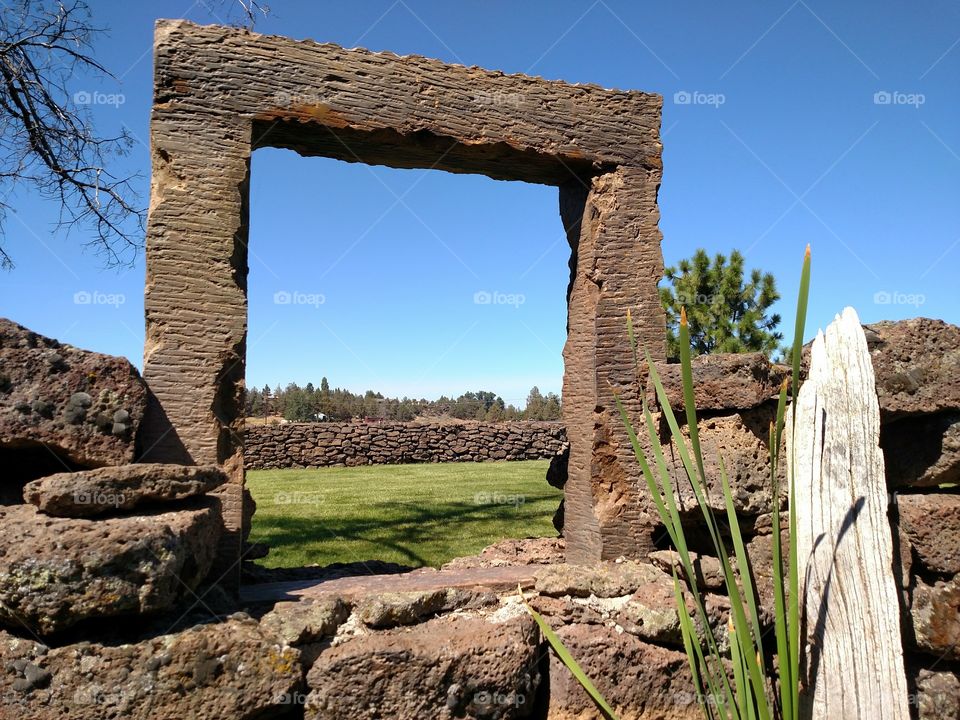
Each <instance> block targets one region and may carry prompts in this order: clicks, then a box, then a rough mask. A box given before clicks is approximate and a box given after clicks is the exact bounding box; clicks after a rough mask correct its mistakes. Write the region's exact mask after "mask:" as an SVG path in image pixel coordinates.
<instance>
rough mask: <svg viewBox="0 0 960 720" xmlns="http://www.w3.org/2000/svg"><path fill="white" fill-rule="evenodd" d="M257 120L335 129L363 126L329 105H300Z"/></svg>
mask: <svg viewBox="0 0 960 720" xmlns="http://www.w3.org/2000/svg"><path fill="white" fill-rule="evenodd" d="M254 119H255V120H267V121H272V120H298V121H300V122H316V123H320V124H321V125H326V126H327V127H334V128H359V127H360V126H361V125H362V124H361V123H355V122H352V121H350V120H348V119H347V118H346V117H345V116H344V115H343V114H342V113H339V112H337V111H336V110H334V109H332V108H331V107H330V106H329V105H323V104H321V103H316V104H312V105H308V104H303V103H298V104H293V105H289V106H287V107H282V108H275V109H273V110H266V111H263V112H260V113H257V115H256V116H255V117H254Z"/></svg>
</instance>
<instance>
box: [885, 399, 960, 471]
mask: <svg viewBox="0 0 960 720" xmlns="http://www.w3.org/2000/svg"><path fill="white" fill-rule="evenodd" d="M880 447H882V448H883V459H884V463H885V465H886V476H887V486H888V487H891V488H901V487H917V488H921V487H936V486H938V485H943V484H950V483H958V482H960V413H955V412H950V413H938V414H936V415H929V416H926V415H924V416H920V417H915V418H914V417H907V418H902V419H900V420H897V421H896V422H892V423H887V424H885V425H882V426H881V428H880Z"/></svg>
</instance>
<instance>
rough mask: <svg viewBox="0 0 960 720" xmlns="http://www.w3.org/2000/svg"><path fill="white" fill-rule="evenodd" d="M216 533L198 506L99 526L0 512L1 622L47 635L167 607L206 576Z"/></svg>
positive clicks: (211, 516)
mask: <svg viewBox="0 0 960 720" xmlns="http://www.w3.org/2000/svg"><path fill="white" fill-rule="evenodd" d="M221 528H222V524H221V521H220V517H219V514H218V513H217V511H216V510H215V508H214V506H213V505H212V503H202V502H198V503H197V504H196V505H195V506H194V507H193V509H185V510H180V511H178V512H166V513H161V512H154V513H150V514H144V515H136V516H128V517H122V518H110V519H104V520H88V519H75V518H50V517H46V516H43V515H40V514H39V511H38V510H37V509H36V508H35V507H34V506H33V505H17V506H12V507H0V623H3V624H5V625H7V626H9V627H11V628H14V629H17V630H19V631H22V630H23V629H24V626H26V627H28V628H29V629H30V630H31V631H32V632H34V633H40V634H46V633H53V632H58V631H61V630H64V629H66V628H69V627H71V626H72V625H75V624H76V623H78V622H80V621H82V620H87V619H90V618H108V617H117V616H124V615H132V614H137V613H153V612H158V611H161V610H166V609H169V608H171V607H173V606H174V604H175V603H176V602H177V601H178V600H179V599H180V598H182V597H183V596H184V595H186V594H188V593H189V592H190V590H191V589H193V588H195V587H196V586H197V585H198V584H199V583H200V581H201V580H203V578H204V577H205V576H206V574H207V572H208V571H209V569H210V566H211V563H212V561H213V554H214V552H215V550H216V547H217V541H218V539H219V536H220V532H221Z"/></svg>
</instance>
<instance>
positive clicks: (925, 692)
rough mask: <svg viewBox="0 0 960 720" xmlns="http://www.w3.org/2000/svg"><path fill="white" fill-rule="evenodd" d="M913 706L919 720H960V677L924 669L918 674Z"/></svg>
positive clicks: (945, 672)
mask: <svg viewBox="0 0 960 720" xmlns="http://www.w3.org/2000/svg"><path fill="white" fill-rule="evenodd" d="M915 686H916V690H915V693H914V694H913V695H912V696H911V700H912V701H913V702H911V705H913V704H915V705H916V707H917V720H948V718H949V719H950V720H958V719H960V677H957V674H956V673H954V672H949V671H943V672H937V671H934V670H927V669H922V670H920V671H918V672H917V676H916V680H915Z"/></svg>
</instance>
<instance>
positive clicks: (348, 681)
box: [305, 610, 540, 720]
mask: <svg viewBox="0 0 960 720" xmlns="http://www.w3.org/2000/svg"><path fill="white" fill-rule="evenodd" d="M538 636H539V633H538V631H537V627H536V624H535V623H534V621H533V619H532V618H531V617H530V616H529V615H527V614H526V613H525V612H524V611H522V610H520V614H518V615H515V616H513V617H511V618H508V619H505V620H504V621H502V622H493V621H492V620H491V619H485V618H475V617H464V616H457V617H450V618H437V619H434V620H430V621H428V622H426V623H423V624H422V625H416V626H414V627H412V628H404V629H396V630H387V631H385V632H380V633H374V634H370V635H361V636H359V637H355V638H352V639H349V640H347V641H345V642H342V643H340V644H338V645H336V646H334V647H332V648H329V649H327V650H325V651H323V652H322V653H321V654H320V655H319V657H318V658H317V661H316V662H315V663H314V665H313V667H312V668H311V670H310V672H309V673H308V674H307V683H308V685H309V686H310V688H311V692H310V694H309V696H308V698H307V705H306V713H305V717H306V718H308V720H312V719H315V718H331V719H336V720H339V719H340V718H345V717H350V718H387V717H391V718H394V717H395V718H440V719H443V718H454V717H469V718H516V717H526V716H527V715H529V713H530V711H531V709H532V706H533V702H534V696H535V693H536V690H537V686H538V685H539V682H540V674H539V670H538V667H537V664H538V660H539V652H538Z"/></svg>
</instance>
